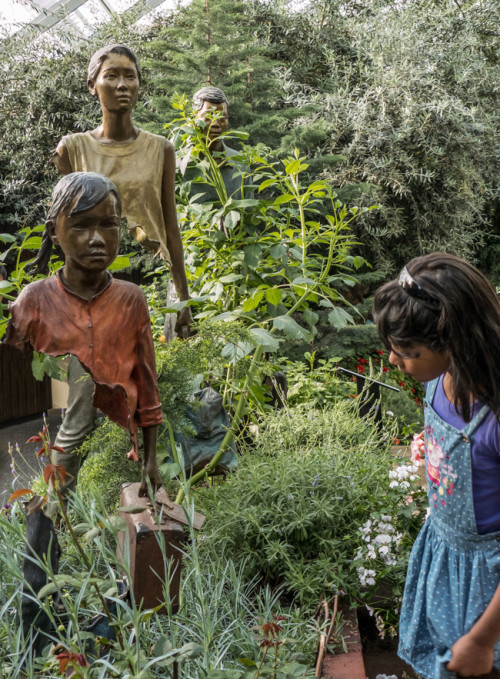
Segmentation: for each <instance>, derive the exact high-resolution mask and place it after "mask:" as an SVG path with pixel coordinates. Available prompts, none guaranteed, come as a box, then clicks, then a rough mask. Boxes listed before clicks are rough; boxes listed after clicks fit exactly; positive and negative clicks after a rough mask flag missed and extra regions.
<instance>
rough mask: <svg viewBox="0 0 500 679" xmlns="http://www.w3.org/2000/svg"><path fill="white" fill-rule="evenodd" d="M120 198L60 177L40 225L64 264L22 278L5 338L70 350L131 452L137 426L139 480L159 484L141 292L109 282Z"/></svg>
mask: <svg viewBox="0 0 500 679" xmlns="http://www.w3.org/2000/svg"><path fill="white" fill-rule="evenodd" d="M120 214H121V203H120V197H119V194H118V189H117V188H116V186H115V185H114V184H113V182H111V181H110V180H109V179H107V178H106V177H103V176H102V175H99V174H96V173H93V172H75V173H72V174H68V175H66V176H64V177H63V178H62V179H61V180H60V181H59V182H58V184H57V185H56V187H55V189H54V192H53V194H52V204H51V207H50V211H49V215H48V219H47V223H46V227H47V231H48V234H49V236H50V238H51V240H52V242H53V243H54V244H55V245H58V246H60V247H61V249H62V251H63V253H64V257H65V264H64V266H63V267H62V269H60V270H59V271H58V272H57V275H56V276H52V277H50V278H47V279H44V280H39V281H35V282H33V283H30V284H29V285H28V286H26V288H24V290H23V291H22V292H21V294H20V295H19V297H18V298H17V300H16V301H15V302H14V303H13V304H12V305H11V306H10V311H11V319H10V321H9V325H8V327H7V336H6V342H7V343H9V344H12V345H14V346H16V347H18V348H19V349H21V350H25V349H27V348H28V347H29V346H31V347H32V348H33V349H35V350H36V351H39V352H43V353H45V354H48V355H51V356H61V355H64V354H68V353H69V354H72V355H74V356H76V357H77V358H78V360H79V362H80V363H81V365H82V366H83V368H84V369H85V371H86V372H88V373H90V375H91V377H92V380H93V381H94V383H95V389H94V405H95V406H96V407H98V408H100V409H101V410H102V411H103V412H104V413H105V414H106V415H108V417H109V418H110V419H111V420H113V421H115V422H116V423H117V424H119V425H121V426H122V427H124V428H125V429H127V430H128V431H129V433H130V438H131V441H132V445H133V448H134V450H135V452H137V450H138V440H137V430H138V426H140V427H141V428H142V430H143V440H144V463H143V470H142V483H141V488H140V494H141V495H146V494H147V479H149V480H150V481H151V484H152V486H153V488H154V489H156V488H158V487H159V486H161V483H162V482H161V477H160V474H159V471H158V467H157V462H156V438H157V429H158V424H160V422H161V421H162V411H161V404H160V398H159V393H158V386H157V381H156V368H155V357H154V347H153V338H152V334H151V325H150V319H149V312H148V307H147V304H146V300H145V297H144V294H143V292H142V290H141V289H140V288H139V287H138V286H136V285H134V284H133V283H129V282H126V281H121V280H117V279H114V278H113V277H112V276H111V274H110V273H109V271H107V267H108V266H109V265H110V264H111V263H112V262H113V260H114V259H115V258H116V256H117V254H118V248H119V240H120Z"/></svg>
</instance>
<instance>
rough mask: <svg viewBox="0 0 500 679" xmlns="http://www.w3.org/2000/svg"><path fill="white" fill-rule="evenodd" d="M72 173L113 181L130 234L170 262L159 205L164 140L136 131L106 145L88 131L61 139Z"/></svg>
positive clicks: (155, 135)
mask: <svg viewBox="0 0 500 679" xmlns="http://www.w3.org/2000/svg"><path fill="white" fill-rule="evenodd" d="M63 140H64V142H65V144H66V148H67V150H68V156H69V162H70V165H71V169H72V170H73V172H98V173H99V174H102V175H104V176H105V177H108V178H109V179H111V181H113V182H114V183H115V184H116V186H117V188H118V191H119V192H120V198H121V202H122V216H123V217H125V218H126V219H127V226H128V229H129V231H130V233H131V235H132V236H133V237H134V238H136V240H138V241H139V242H140V243H142V245H144V246H145V247H149V248H150V249H153V250H156V251H157V252H158V253H159V254H160V256H161V257H162V259H166V260H167V261H168V262H169V261H170V256H169V252H168V248H167V234H166V231H165V221H164V218H163V209H162V204H161V196H162V177H163V165H164V158H165V139H164V137H160V136H159V135H157V134H151V133H150V132H146V131H145V130H140V131H139V135H138V136H137V139H135V140H134V141H132V142H126V143H116V144H106V143H102V142H100V141H97V140H96V139H94V137H93V136H92V135H91V134H90V132H78V133H76V134H69V135H66V136H65V137H63ZM144 234H145V235H144Z"/></svg>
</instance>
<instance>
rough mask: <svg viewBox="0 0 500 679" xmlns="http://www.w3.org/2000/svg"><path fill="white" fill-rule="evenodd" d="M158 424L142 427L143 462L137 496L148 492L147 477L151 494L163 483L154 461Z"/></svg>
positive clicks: (143, 495) (144, 495) (145, 495)
mask: <svg viewBox="0 0 500 679" xmlns="http://www.w3.org/2000/svg"><path fill="white" fill-rule="evenodd" d="M157 434H158V426H153V427H143V428H142V436H143V439H144V464H143V466H142V480H141V485H140V488H139V497H147V495H148V493H149V489H148V479H149V483H150V484H151V487H152V492H153V495H154V494H155V493H156V491H157V490H158V488H160V487H161V486H162V485H163V481H162V480H161V476H160V472H159V470H158V464H157V462H156V438H157Z"/></svg>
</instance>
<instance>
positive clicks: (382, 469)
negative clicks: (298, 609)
mask: <svg viewBox="0 0 500 679" xmlns="http://www.w3.org/2000/svg"><path fill="white" fill-rule="evenodd" d="M391 438H392V437H391V436H387V435H386V434H384V433H382V432H380V431H379V430H378V429H377V427H375V426H374V425H373V424H372V423H370V422H367V421H366V420H362V419H361V418H360V417H359V415H358V412H357V408H356V404H355V401H352V400H350V401H347V400H339V401H337V402H336V403H334V404H331V405H330V407H329V408H328V409H325V410H324V411H319V410H314V409H312V408H311V407H309V406H308V405H302V406H298V407H295V408H289V409H287V410H285V411H282V412H278V413H273V414H270V415H267V416H266V418H265V421H264V422H263V423H262V424H261V425H260V429H259V433H258V436H257V438H256V440H255V443H254V445H253V446H247V447H246V448H244V449H243V450H242V452H241V454H240V456H239V466H238V472H237V473H236V474H234V475H230V476H229V477H227V478H226V481H225V483H224V484H222V485H220V486H216V487H211V488H208V489H202V490H199V491H197V493H196V496H195V499H196V504H197V508H199V509H200V511H203V512H204V513H205V514H206V516H207V522H206V529H205V536H204V538H203V539H202V541H201V545H202V547H201V548H202V549H207V550H209V551H212V550H214V551H216V552H217V553H220V554H222V555H226V556H227V557H228V558H229V556H230V557H231V558H232V559H234V560H235V561H236V562H241V563H244V564H245V572H246V576H247V577H254V576H260V577H262V578H263V580H264V581H265V582H269V583H271V584H273V585H278V586H282V587H283V588H284V589H285V590H286V591H287V592H288V593H289V594H290V595H291V596H293V597H295V598H296V600H298V601H299V602H300V603H304V604H306V605H308V604H311V603H313V602H314V601H317V599H318V597H319V595H320V593H321V592H325V593H327V594H328V595H331V594H332V593H340V592H345V593H347V594H349V595H350V596H352V597H354V598H355V599H356V598H360V597H361V594H360V592H361V590H362V587H361V585H360V580H359V571H358V569H359V568H360V567H362V566H363V563H362V559H361V556H362V555H361V554H360V548H362V547H364V545H365V544H366V543H365V540H364V538H365V534H364V533H363V530H362V527H363V526H364V525H366V522H367V521H369V520H373V517H374V516H379V517H381V516H386V515H387V516H388V517H390V520H391V521H394V525H395V528H394V530H395V533H401V532H405V540H404V541H399V540H398V544H397V545H395V546H394V549H392V551H391V555H394V560H391V563H390V564H387V563H385V562H384V560H383V559H382V560H377V561H376V563H375V565H374V562H373V560H372V559H370V560H369V565H368V561H367V563H366V564H365V565H367V566H368V567H369V568H370V569H372V568H373V569H374V572H375V569H378V570H377V572H376V573H375V575H374V582H373V584H374V585H375V584H376V583H377V582H378V580H379V579H380V578H382V577H385V576H386V575H387V574H388V573H389V571H390V573H389V575H391V574H395V575H396V577H397V582H396V583H394V582H392V581H391V585H394V586H396V587H397V588H398V590H399V589H400V588H401V585H402V582H401V579H402V580H403V581H404V565H405V564H406V559H407V557H408V551H409V546H410V544H411V541H412V539H413V538H414V537H415V535H416V533H417V531H418V527H419V526H420V524H421V522H422V521H421V520H420V521H419V520H418V519H417V518H416V517H414V516H413V515H412V511H411V510H410V511H409V512H407V515H406V516H405V515H404V514H402V512H404V511H406V504H405V498H406V497H407V496H408V494H409V491H408V489H407V488H391V487H390V483H391V478H390V476H389V472H390V471H391V470H392V467H393V465H394V458H393V457H392V455H391V453H390V450H389V447H390V440H391ZM417 524H418V525H417ZM382 551H384V550H382ZM379 561H380V563H379ZM379 566H381V567H380V568H379ZM370 584H371V582H370V583H365V585H367V586H369V585H370ZM368 602H369V599H368Z"/></svg>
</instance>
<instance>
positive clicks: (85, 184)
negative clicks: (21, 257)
mask: <svg viewBox="0 0 500 679" xmlns="http://www.w3.org/2000/svg"><path fill="white" fill-rule="evenodd" d="M108 193H114V194H115V196H116V199H117V201H118V212H119V213H120V214H121V211H122V205H121V200H120V194H119V193H118V189H117V188H116V186H115V185H114V184H113V182H112V181H111V179H108V178H107V177H104V176H103V175H102V174H97V172H72V173H71V174H66V175H64V177H62V178H61V179H60V180H59V181H58V182H57V184H56V185H55V187H54V190H53V191H52V200H51V203H50V208H49V212H48V214H47V221H49V220H52V221H54V220H55V219H57V215H58V214H60V213H61V212H64V211H66V210H68V209H69V208H70V206H71V204H72V203H73V201H74V200H76V203H75V204H74V205H73V207H72V208H71V212H70V214H71V215H74V214H78V213H79V212H85V211H86V210H90V209H91V208H93V207H95V206H96V205H99V203H100V202H101V201H102V200H104V198H106V196H107V195H108ZM51 254H52V241H51V239H50V237H49V235H48V233H47V230H45V231H44V234H43V238H42V245H41V247H40V252H39V253H38V256H37V257H36V259H35V260H34V262H33V264H32V268H31V271H30V273H31V274H32V275H36V274H39V273H45V272H46V271H47V266H48V263H49V259H50V255H51Z"/></svg>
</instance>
